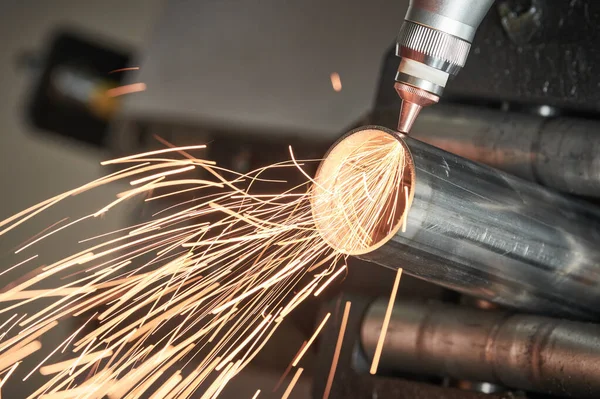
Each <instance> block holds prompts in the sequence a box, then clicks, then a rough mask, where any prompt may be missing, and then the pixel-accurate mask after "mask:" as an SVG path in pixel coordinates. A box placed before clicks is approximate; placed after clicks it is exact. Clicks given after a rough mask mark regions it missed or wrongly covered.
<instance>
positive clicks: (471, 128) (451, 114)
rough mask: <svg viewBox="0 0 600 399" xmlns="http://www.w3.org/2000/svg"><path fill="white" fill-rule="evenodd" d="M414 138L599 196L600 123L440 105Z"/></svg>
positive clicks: (427, 113) (518, 173)
mask: <svg viewBox="0 0 600 399" xmlns="http://www.w3.org/2000/svg"><path fill="white" fill-rule="evenodd" d="M411 137H415V138H417V139H419V140H421V141H424V142H426V143H429V144H432V145H434V146H436V147H439V148H442V149H444V150H446V151H449V152H452V153H454V154H456V155H459V156H462V157H465V158H467V159H470V160H472V161H475V162H481V163H484V164H486V165H489V166H492V167H495V168H499V169H501V170H504V171H506V172H509V173H511V174H514V175H515V176H519V177H522V178H524V179H527V180H530V181H534V182H537V183H540V184H542V185H544V186H546V187H552V188H555V189H557V190H560V191H562V192H566V193H572V194H578V195H583V196H590V197H600V122H597V121H591V120H586V119H577V118H565V117H557V118H545V117H543V116H539V115H530V114H521V113H516V112H503V111H499V110H498V111H494V110H488V109H482V108H477V107H470V106H462V105H447V104H439V105H437V106H436V107H431V108H429V109H426V110H424V111H423V112H422V113H421V116H420V117H419V119H418V120H417V121H416V122H415V124H414V126H413V129H412V131H411Z"/></svg>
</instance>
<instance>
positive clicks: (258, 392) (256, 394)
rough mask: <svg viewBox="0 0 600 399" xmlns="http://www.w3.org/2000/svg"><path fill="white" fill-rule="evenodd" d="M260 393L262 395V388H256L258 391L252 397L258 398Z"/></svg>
mask: <svg viewBox="0 0 600 399" xmlns="http://www.w3.org/2000/svg"><path fill="white" fill-rule="evenodd" d="M258 395H260V389H257V390H256V393H255V394H254V395H253V396H252V399H256V398H258Z"/></svg>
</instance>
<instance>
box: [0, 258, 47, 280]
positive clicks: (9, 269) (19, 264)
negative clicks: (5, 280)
mask: <svg viewBox="0 0 600 399" xmlns="http://www.w3.org/2000/svg"><path fill="white" fill-rule="evenodd" d="M37 257H38V256H37V255H33V256H32V257H31V258H28V259H25V260H24V261H22V262H19V263H17V264H16V265H14V266H11V267H9V268H8V269H6V270H4V271H3V272H2V273H0V276H2V275H3V274H4V273H8V272H9V271H11V270H12V269H14V268H15V267H18V266H21V265H22V264H25V263H27V262H29V261H30V260H33V259H35V258H37Z"/></svg>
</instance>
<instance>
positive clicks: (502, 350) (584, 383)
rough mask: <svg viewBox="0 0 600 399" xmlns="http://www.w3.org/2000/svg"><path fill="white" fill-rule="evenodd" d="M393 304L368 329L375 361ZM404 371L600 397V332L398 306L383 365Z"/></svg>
mask: <svg viewBox="0 0 600 399" xmlns="http://www.w3.org/2000/svg"><path fill="white" fill-rule="evenodd" d="M386 305H387V304H386V301H385V300H382V301H376V302H375V303H374V304H373V305H371V307H370V308H369V310H368V311H367V313H366V315H365V317H364V319H363V323H362V327H361V342H362V347H363V349H364V352H365V354H366V355H367V356H369V357H370V358H372V356H373V353H374V351H375V347H376V344H377V340H378V338H379V332H380V330H381V325H382V320H383V317H384V314H385V309H386ZM379 369H380V370H382V371H396V372H398V371H404V372H411V373H421V374H430V375H439V376H448V377H452V378H457V379H467V380H472V381H486V382H492V383H499V384H502V385H504V386H507V387H511V388H519V389H524V390H528V391H538V392H545V393H553V394H560V395H571V396H576V397H586V398H587V397H590V398H591V397H594V398H597V397H599V396H600V326H598V325H595V324H588V323H578V322H571V321H566V320H558V319H551V318H547V317H540V316H530V315H514V314H510V313H508V312H503V311H495V310H493V311H487V310H479V309H471V308H465V307H460V306H456V305H447V304H442V303H419V302H410V301H403V302H397V303H396V305H395V307H394V310H393V313H392V318H391V320H390V324H389V328H388V332H387V334H386V339H385V342H384V346H383V353H382V356H381V360H380V363H379Z"/></svg>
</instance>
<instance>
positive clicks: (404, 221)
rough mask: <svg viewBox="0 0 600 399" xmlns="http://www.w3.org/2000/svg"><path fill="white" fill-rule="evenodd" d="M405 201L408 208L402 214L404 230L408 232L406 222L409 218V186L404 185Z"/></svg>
mask: <svg viewBox="0 0 600 399" xmlns="http://www.w3.org/2000/svg"><path fill="white" fill-rule="evenodd" d="M404 201H405V202H404V203H405V204H406V210H405V211H404V215H402V232H403V233H406V222H407V219H408V186H404Z"/></svg>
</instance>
